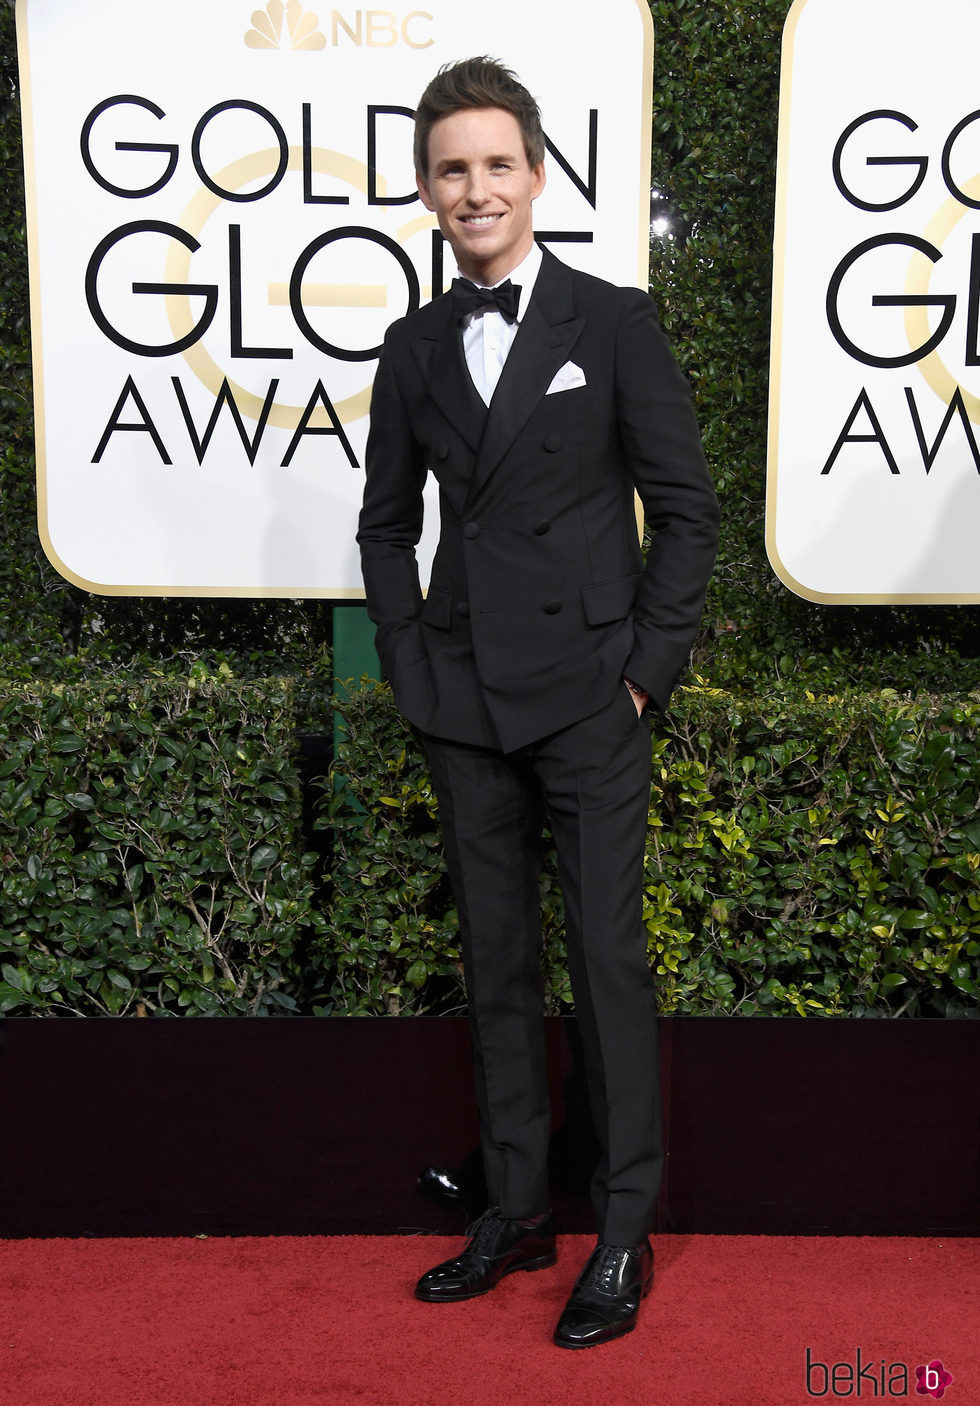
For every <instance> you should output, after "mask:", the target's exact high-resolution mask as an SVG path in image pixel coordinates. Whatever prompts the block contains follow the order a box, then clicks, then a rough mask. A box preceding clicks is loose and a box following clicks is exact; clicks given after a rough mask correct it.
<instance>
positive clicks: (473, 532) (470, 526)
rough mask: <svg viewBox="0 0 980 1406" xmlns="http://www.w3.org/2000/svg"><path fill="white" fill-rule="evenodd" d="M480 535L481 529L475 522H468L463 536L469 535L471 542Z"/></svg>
mask: <svg viewBox="0 0 980 1406" xmlns="http://www.w3.org/2000/svg"><path fill="white" fill-rule="evenodd" d="M479 535H480V529H479V527H478V526H477V524H476V523H475V522H468V523H467V524H466V526H465V527H464V528H463V536H464V537H468V538H469V539H470V541H471V542H472V541H473V538H474V537H479Z"/></svg>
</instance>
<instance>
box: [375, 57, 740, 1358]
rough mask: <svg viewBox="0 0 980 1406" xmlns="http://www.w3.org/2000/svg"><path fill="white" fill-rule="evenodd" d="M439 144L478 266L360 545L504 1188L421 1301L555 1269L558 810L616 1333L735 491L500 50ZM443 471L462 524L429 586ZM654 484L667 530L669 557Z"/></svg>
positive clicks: (439, 332) (404, 358) (652, 1154)
mask: <svg viewBox="0 0 980 1406" xmlns="http://www.w3.org/2000/svg"><path fill="white" fill-rule="evenodd" d="M415 164H416V174H417V181H418V189H419V194H420V196H421V198H422V201H423V203H424V204H425V206H426V208H427V209H429V210H431V211H433V212H434V213H435V214H436V216H437V217H438V221H439V227H440V229H441V230H442V233H443V235H444V236H445V238H446V239H447V240H448V242H449V244H450V246H451V247H452V251H453V254H454V255H455V258H456V263H457V265H458V268H459V273H460V275H461V278H460V279H457V280H455V281H454V285H453V291H452V292H451V293H449V294H446V295H444V296H442V297H439V298H436V299H435V300H434V301H433V302H432V303H431V304H429V305H428V306H427V307H425V308H422V309H420V310H419V311H417V312H415V313H413V314H411V315H410V316H408V317H406V318H403V319H401V320H400V321H399V322H396V323H395V324H394V325H393V326H392V327H391V328H390V329H389V332H388V336H387V338H386V340H385V348H384V353H383V355H382V358H381V362H380V365H379V367H378V375H377V379H376V381H375V388H374V399H373V403H372V410H371V433H370V437H369V440H368V450H367V485H366V489H365V495H364V506H363V510H362V513H361V518H360V527H359V531H358V541H359V543H360V546H361V555H362V565H363V571H364V582H365V588H366V592H367V601H368V610H369V613H370V615H371V618H372V620H373V621H374V622H375V624H376V626H377V649H378V654H379V656H380V659H381V662H382V666H383V668H384V670H385V673H386V676H387V677H388V679H389V680H390V682H391V686H392V689H393V692H394V696H395V701H396V703H397V705H398V707H399V708H400V709H401V711H402V713H403V714H404V716H405V717H406V718H407V719H408V720H409V721H410V722H411V723H413V724H414V725H415V727H416V728H417V729H418V730H419V732H420V734H421V736H422V740H423V744H424V747H425V751H426V756H427V759H428V762H429V766H430V770H431V774H432V780H433V785H434V788H435V793H436V796H437V799H438V803H439V812H440V820H441V824H442V829H443V838H444V842H445V850H446V859H447V863H448V868H449V874H450V879H451V881H452V885H453V890H454V893H455V896H456V901H457V907H458V911H459V918H460V932H461V936H462V949H463V961H464V969H465V974H466V982H467V993H468V999H469V1011H470V1019H471V1026H472V1031H473V1054H474V1069H475V1076H476V1086H477V1101H478V1106H479V1114H480V1128H481V1144H482V1149H483V1158H484V1167H485V1173H486V1178H487V1186H488V1190H489V1196H490V1208H489V1210H488V1211H487V1213H486V1214H485V1215H484V1216H482V1217H481V1218H480V1219H479V1220H478V1221H477V1222H476V1223H475V1225H474V1226H472V1227H471V1229H470V1238H469V1240H468V1243H467V1245H466V1247H465V1248H464V1250H463V1251H462V1253H461V1254H460V1255H458V1256H457V1257H455V1258H454V1259H451V1260H449V1261H447V1262H446V1263H445V1264H441V1265H437V1266H436V1267H435V1268H434V1269H433V1270H430V1271H429V1272H428V1273H427V1274H425V1275H423V1277H422V1278H421V1279H420V1281H419V1283H418V1285H417V1287H416V1294H417V1295H418V1297H419V1298H422V1299H425V1300H428V1301H430V1302H434V1303H444V1302H453V1301H457V1300H460V1299H466V1298H471V1297H473V1296H475V1295H477V1294H482V1293H486V1292H488V1291H489V1290H491V1289H492V1288H494V1287H495V1286H496V1284H497V1283H498V1282H499V1281H500V1280H501V1279H502V1278H503V1277H504V1276H505V1275H506V1274H508V1273H510V1272H512V1271H513V1270H517V1269H525V1270H533V1269H543V1268H545V1267H546V1266H548V1265H551V1264H553V1263H554V1262H555V1258H556V1252H555V1230H554V1225H553V1222H552V1219H551V1214H550V1212H549V1210H548V1185H547V1170H546V1158H547V1149H548V1134H549V1122H550V1117H549V1109H548V1097H547V1085H546V1073H545V1058H544V1043H543V1029H542V1020H541V1014H542V992H541V982H540V975H539V970H538V946H539V942H540V917H539V910H538V898H537V877H538V868H539V862H540V847H541V832H542V827H543V825H544V823H545V822H547V824H548V825H549V827H550V830H551V834H552V837H553V839H554V842H555V846H556V849H557V853H558V865H559V875H560V878H561V883H562V890H563V895H564V900H565V915H566V934H567V942H568V962H569V971H570V975H571V980H572V989H573V994H574V998H575V1008H576V1013H577V1016H578V1021H579V1024H580V1027H581V1031H582V1037H583V1042H584V1047H585V1053H586V1066H587V1072H588V1079H589V1089H590V1098H591V1102H592V1105H593V1113H594V1117H595V1123H596V1131H597V1134H598V1139H599V1144H600V1148H601V1156H600V1161H599V1165H598V1167H597V1169H596V1173H595V1177H594V1181H593V1188H592V1199H593V1204H594V1207H595V1212H596V1218H597V1222H598V1245H597V1248H596V1250H595V1251H594V1253H593V1254H592V1255H591V1256H590V1258H589V1260H588V1262H587V1264H586V1266H585V1269H584V1270H583V1272H582V1274H581V1275H580V1277H579V1279H578V1282H577V1283H576V1286H575V1289H574V1291H573V1293H572V1295H571V1298H570V1299H569V1301H568V1303H567V1305H566V1307H565V1310H564V1312H563V1313H562V1315H561V1318H560V1320H559V1323H558V1326H557V1329H556V1331H555V1341H556V1342H557V1343H558V1344H559V1345H561V1346H563V1347H570V1348H581V1347H591V1346H593V1345H595V1344H597V1343H602V1342H605V1341H607V1340H608V1339H610V1338H614V1337H617V1336H619V1335H620V1334H622V1333H624V1332H628V1331H629V1330H630V1329H631V1328H632V1327H633V1326H634V1324H635V1322H636V1317H637V1313H638V1311H639V1306H640V1300H641V1298H642V1296H643V1295H644V1294H646V1293H647V1292H648V1290H649V1288H650V1286H651V1283H652V1278H653V1254H652V1251H651V1248H650V1243H649V1240H648V1238H647V1237H648V1233H649V1231H650V1228H651V1226H652V1223H653V1217H654V1211H655V1206H656V1198H657V1190H658V1186H659V1180H660V1174H661V1168H662V1149H661V1141H660V1122H659V1091H658V1066H657V1032H656V1017H655V1000H654V990H653V982H652V978H651V974H650V970H649V965H648V962H647V953H646V935H645V931H644V928H643V924H642V878H643V858H644V840H645V834H646V821H647V810H648V805H649V795H650V753H651V748H650V737H649V731H648V727H647V720H648V718H649V716H650V711H651V709H652V708H653V707H656V708H659V709H663V708H665V707H666V705H667V701H668V698H669V696H670V693H671V689H672V688H673V685H674V683H675V681H676V679H677V677H678V675H679V674H680V672H681V670H682V669H683V667H684V665H685V663H686V661H687V658H688V654H689V651H690V648H691V644H692V641H693V639H694V635H695V632H696V629H697V625H698V621H699V619H700V615H701V610H702V607H703V603H704V592H705V588H706V585H707V581H708V578H709V576H710V573H711V569H712V565H713V561H714V553H715V547H716V540H717V524H718V506H717V500H716V498H715V494H714V490H713V488H712V486H711V481H710V478H709V475H708V472H707V469H706V467H705V463H704V457H703V455H702V452H701V446H700V439H699V436H698V431H697V426H696V424H695V420H694V416H693V412H692V410H691V405H690V395H689V392H688V387H687V384H686V382H685V381H684V379H683V377H682V376H681V374H680V372H679V370H678V369H677V367H676V364H675V363H674V361H673V358H672V356H671V354H670V351H669V349H668V347H667V343H666V341H665V339H664V337H663V335H662V334H661V332H660V329H659V325H658V322H657V319H656V314H655V312H654V309H653V305H652V303H651V301H650V299H649V297H647V295H646V294H644V293H641V292H639V291H638V290H636V289H621V288H614V287H613V286H612V285H610V284H608V283H605V282H603V281H601V280H599V279H596V278H592V277H590V276H588V275H585V274H582V273H578V272H576V271H573V270H571V269H569V268H567V267H565V266H564V265H563V264H561V263H559V261H558V260H557V259H555V258H554V257H553V256H552V255H551V254H550V253H549V252H547V251H546V250H541V249H539V248H538V246H537V245H535V243H534V236H533V228H532V203H533V201H534V200H535V198H536V197H537V196H538V195H539V194H540V193H541V191H542V189H543V188H544V183H545V171H544V138H543V134H542V130H541V120H540V115H539V113H538V109H537V105H536V103H535V102H534V99H533V98H532V97H531V95H530V94H529V93H528V92H527V90H526V89H525V88H524V87H522V86H521V84H520V83H519V82H518V81H517V79H516V78H515V77H514V75H513V74H512V73H510V72H509V71H508V70H507V69H505V68H503V67H501V66H500V65H499V64H497V63H495V62H493V61H491V60H489V59H485V58H476V59H468V60H465V61H463V62H462V63H459V64H456V65H454V66H452V67H448V68H446V69H443V70H442V71H441V72H440V73H439V74H438V75H437V76H436V77H435V78H434V79H433V81H432V82H431V83H430V85H429V87H428V88H427V89H426V91H425V93H424V94H423V96H422V100H421V102H420V104H419V108H418V111H417V113H416V132H415ZM488 290H490V291H488ZM428 473H433V474H434V475H435V476H436V478H437V480H438V482H439V487H440V508H441V533H440V538H439V545H438V549H437V551H436V556H435V561H434V564H433V569H432V579H431V584H430V586H429V590H428V593H427V595H426V597H425V599H424V600H423V598H422V595H421V592H420V589H419V578H418V571H417V567H416V560H415V546H416V543H417V542H418V539H419V534H420V531H421V525H422V496H421V495H422V485H423V482H424V480H425V478H426V475H427V474H428ZM634 486H635V488H636V489H637V491H638V492H639V495H640V498H641V500H642V502H643V506H644V510H645V513H646V520H647V522H648V523H649V524H650V527H651V529H652V532H653V542H652V545H651V547H650V550H649V554H648V556H647V559H646V562H645V563H644V561H643V557H642V554H641V552H640V549H639V544H638V542H637V534H636V523H635V515H634V508H633V502H634V499H633V489H634Z"/></svg>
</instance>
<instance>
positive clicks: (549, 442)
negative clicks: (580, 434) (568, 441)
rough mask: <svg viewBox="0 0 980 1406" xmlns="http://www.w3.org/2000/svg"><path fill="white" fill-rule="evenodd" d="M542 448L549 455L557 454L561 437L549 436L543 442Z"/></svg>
mask: <svg viewBox="0 0 980 1406" xmlns="http://www.w3.org/2000/svg"><path fill="white" fill-rule="evenodd" d="M544 447H545V449H547V451H548V453H549V454H557V453H558V451H559V449H560V448H561V435H556V434H550V435H549V436H548V438H547V439H546V440H545V442H544Z"/></svg>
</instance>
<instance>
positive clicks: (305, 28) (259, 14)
mask: <svg viewBox="0 0 980 1406" xmlns="http://www.w3.org/2000/svg"><path fill="white" fill-rule="evenodd" d="M319 24H320V22H319V20H318V19H317V17H316V15H315V14H313V12H312V10H304V9H303V6H302V5H301V4H300V0H287V3H286V4H285V5H284V4H283V3H282V0H269V3H268V4H267V5H266V7H265V9H264V10H256V11H255V12H254V14H253V15H252V28H251V29H250V30H248V31H247V32H246V35H245V43H246V44H247V45H248V47H249V48H250V49H300V50H302V49H306V50H309V51H316V50H319V49H325V48H326V47H327V36H326V35H325V34H324V33H323V31H322V30H321V29H320V27H319Z"/></svg>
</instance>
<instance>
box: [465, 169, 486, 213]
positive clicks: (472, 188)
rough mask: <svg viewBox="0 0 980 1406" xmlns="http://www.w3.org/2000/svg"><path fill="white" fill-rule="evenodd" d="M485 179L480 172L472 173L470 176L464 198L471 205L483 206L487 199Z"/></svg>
mask: <svg viewBox="0 0 980 1406" xmlns="http://www.w3.org/2000/svg"><path fill="white" fill-rule="evenodd" d="M488 196H489V192H488V190H487V183H486V177H485V176H484V175H483V173H482V171H474V172H472V173H471V175H470V183H469V186H468V188H467V191H466V198H467V200H468V201H469V203H470V204H471V205H483V204H484V203H485V202H486V200H487V199H488Z"/></svg>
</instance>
